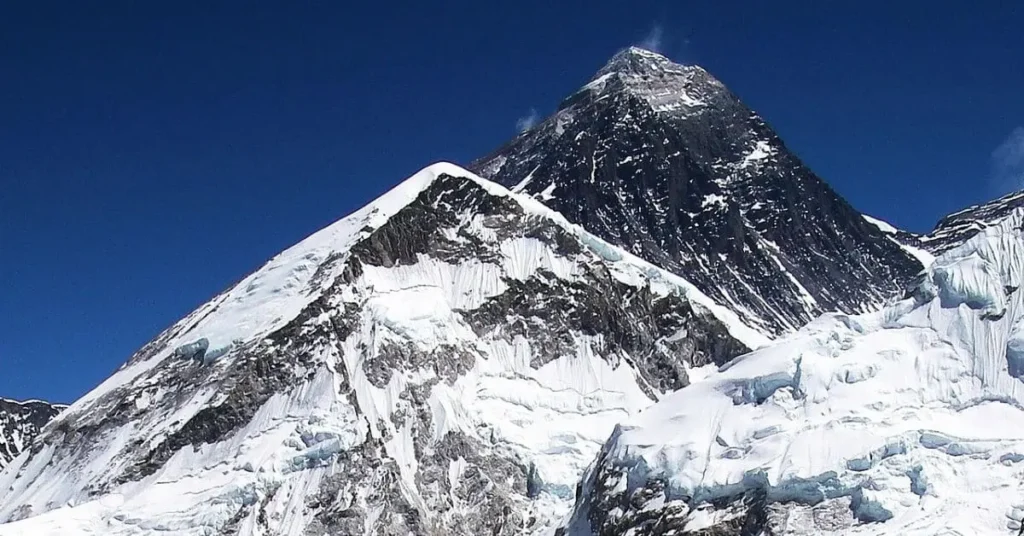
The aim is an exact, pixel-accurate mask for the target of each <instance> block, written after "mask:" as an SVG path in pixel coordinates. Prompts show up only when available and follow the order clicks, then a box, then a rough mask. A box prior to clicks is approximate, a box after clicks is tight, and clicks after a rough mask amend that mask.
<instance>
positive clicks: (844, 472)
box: [562, 210, 1024, 536]
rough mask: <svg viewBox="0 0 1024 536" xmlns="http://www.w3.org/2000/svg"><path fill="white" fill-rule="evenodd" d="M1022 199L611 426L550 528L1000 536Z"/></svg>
mask: <svg viewBox="0 0 1024 536" xmlns="http://www.w3.org/2000/svg"><path fill="white" fill-rule="evenodd" d="M1022 225H1024V210H1016V211H1014V212H1013V213H1011V214H1010V215H1009V216H1008V217H1006V218H1004V219H1002V220H1001V221H999V222H998V223H995V224H993V225H991V226H989V227H986V228H984V229H982V230H981V231H980V232H978V233H977V234H976V235H975V236H974V237H973V238H970V239H969V240H967V241H966V242H964V243H962V244H961V245H960V246H957V247H954V248H951V249H948V250H947V251H945V252H944V253H942V254H941V255H939V256H938V257H937V258H936V259H935V260H934V262H933V263H932V264H931V265H930V266H929V267H928V268H927V269H926V270H925V271H924V272H923V273H922V274H921V275H920V276H919V278H918V281H917V283H916V284H914V285H913V286H912V287H911V289H910V290H909V291H908V294H907V296H906V297H905V298H904V299H902V300H898V301H896V302H894V303H892V304H890V305H889V306H887V307H885V308H884V309H882V310H880V311H878V312H875V313H868V314H861V315H846V314H827V315H824V316H822V317H820V318H818V319H817V320H815V321H813V322H811V323H810V324H809V325H807V326H805V327H804V328H802V329H801V330H800V331H798V332H797V333H795V334H793V335H791V336H788V337H786V338H784V339H781V340H779V341H777V342H775V343H773V344H771V345H768V346H766V347H763V348H761V349H759V350H756V351H754V352H751V353H749V354H747V355H744V356H740V357H738V358H736V359H735V360H733V361H731V362H729V363H727V364H725V365H723V366H722V367H720V368H719V370H718V371H716V372H713V373H711V374H709V375H707V376H706V377H704V378H703V379H701V380H700V381H695V382H694V383H692V384H691V385H689V386H688V387H685V388H683V389H681V390H680V391H678V392H675V393H673V394H671V395H669V396H667V397H665V398H664V399H662V400H661V401H659V402H658V403H657V404H655V405H654V406H652V407H650V408H648V409H646V410H645V411H643V412H642V413H640V414H639V415H637V416H633V417H631V418H629V419H627V420H625V422H623V423H622V424H620V425H618V426H617V427H616V429H615V431H614V432H613V434H612V436H611V438H610V439H609V440H608V441H607V442H606V444H605V445H604V447H603V448H602V451H601V453H600V454H599V455H598V458H597V460H596V461H595V463H594V464H593V465H592V466H591V467H590V468H589V469H588V472H587V475H586V476H585V478H584V481H583V484H582V485H581V488H580V493H579V494H578V497H577V504H576V506H575V508H574V512H573V515H572V518H571V520H570V522H568V523H567V525H566V526H565V527H564V528H563V529H562V532H563V533H565V534H572V535H590V534H601V535H605V534H629V535H632V536H644V535H656V534H761V533H762V532H761V531H764V532H763V533H770V534H821V533H829V534H878V535H883V534H893V535H895V534H901V535H912V534H917V535H936V534H950V535H952V534H963V535H966V534H1007V533H1010V532H1011V531H1012V533H1017V531H1018V530H1020V527H1021V521H1022V517H1024V479H1022V478H1021V476H1022V472H1024V466H1022V465H1021V461H1022V460H1024V455H1022V453H1024V383H1022V379H1021V371H1022V366H1021V365H1022V362H1021V361H1022V357H1024V354H1022V348H1024V343H1022V336H1021V327H1022V324H1024V307H1022V305H1024V300H1022V293H1021V292H1020V291H1019V290H1018V289H1019V288H1020V285H1021V276H1022V270H1024V236H1022V230H1021V229H1022Z"/></svg>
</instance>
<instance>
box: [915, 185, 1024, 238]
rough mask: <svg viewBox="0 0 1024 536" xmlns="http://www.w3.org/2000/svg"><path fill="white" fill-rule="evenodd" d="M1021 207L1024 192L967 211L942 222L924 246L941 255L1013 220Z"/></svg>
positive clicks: (1023, 205) (952, 215)
mask: <svg viewBox="0 0 1024 536" xmlns="http://www.w3.org/2000/svg"><path fill="white" fill-rule="evenodd" d="M1021 207H1024V191H1020V192H1014V193H1011V194H1007V195H1005V196H1003V197H1000V198H999V199H995V200H993V201H989V202H987V203H982V204H980V205H974V206H971V207H967V208H965V209H963V210H960V211H957V212H954V213H952V214H950V215H948V216H946V217H944V218H942V219H941V220H939V223H938V224H936V225H935V229H933V230H932V232H931V233H928V235H926V236H923V237H921V239H920V240H921V245H922V246H923V247H925V248H927V249H928V250H929V251H933V252H936V253H942V252H944V251H947V250H949V249H952V248H954V247H956V246H958V245H960V244H962V243H963V242H965V241H966V240H968V239H970V238H971V237H973V236H974V235H976V234H978V233H980V232H981V231H983V230H985V229H987V228H988V227H991V226H992V225H995V224H997V223H998V222H1000V221H1002V220H1004V219H1006V218H1008V217H1010V216H1011V215H1012V214H1013V213H1015V212H1016V210H1017V209H1018V208H1021Z"/></svg>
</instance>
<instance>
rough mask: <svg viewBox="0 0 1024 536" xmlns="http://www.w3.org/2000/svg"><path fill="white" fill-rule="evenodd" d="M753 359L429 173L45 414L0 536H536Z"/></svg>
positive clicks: (705, 302) (536, 219)
mask: <svg viewBox="0 0 1024 536" xmlns="http://www.w3.org/2000/svg"><path fill="white" fill-rule="evenodd" d="M765 342H767V338H766V337H765V336H764V335H763V334H761V333H759V332H757V331H755V330H753V329H750V328H748V327H746V326H745V325H743V324H742V323H741V322H740V321H739V320H738V318H737V317H736V315H735V314H733V313H731V312H730V311H729V310H727V309H725V308H722V307H719V306H717V305H716V304H715V303H714V302H713V301H712V300H710V299H709V298H708V297H707V296H705V295H703V294H702V293H700V292H699V291H698V290H697V289H696V288H694V287H693V286H692V285H690V284H689V283H687V282H686V281H684V280H682V279H680V278H679V277H678V276H675V275H672V274H670V273H668V272H665V271H663V270H660V269H658V268H656V267H654V266H652V265H650V264H648V263H646V262H644V261H642V260H640V259H638V258H636V257H634V256H632V255H630V254H629V253H626V252H623V251H621V250H619V249H617V248H615V247H613V246H610V245H608V244H607V243H606V242H604V241H602V240H601V239H598V238H596V237H594V236H592V235H590V234H588V233H586V232H584V231H582V230H581V229H580V228H579V227H577V226H574V225H572V224H570V223H568V222H567V221H566V220H565V219H564V218H562V217H561V216H559V215H558V214H556V213H554V212H552V211H550V210H549V209H547V208H545V207H544V206H542V205H541V204H539V203H538V202H536V201H534V200H532V199H531V198H529V197H526V196H519V195H515V194H511V193H510V192H508V191H507V190H505V189H504V188H502V187H500V186H498V185H495V184H493V183H490V182H488V181H486V180H483V179H480V178H479V177H476V176H475V175H472V174H471V173H469V172H467V171H465V170H462V169H460V168H457V167H455V166H453V165H449V164H437V165H434V166H431V167H429V168H427V169H425V170H423V171H422V172H420V173H418V174H416V175H415V176H413V177H412V178H410V179H409V180H407V181H405V182H404V183H402V184H401V185H400V186H398V187H396V188H395V189H394V190H392V191H391V192H389V193H387V194H385V195H384V196H382V197H381V198H380V199H378V200H376V201H374V202H373V203H371V204H370V205H368V206H367V207H366V208H364V209H362V210H360V211H358V212H356V213H355V214H353V215H351V216H349V217H347V218H344V219H342V220H340V221H339V222H337V223H335V224H333V225H331V226H329V227H327V228H325V229H324V230H322V231H320V232H318V233H316V234H314V235H312V236H310V237H309V238H307V239H306V240H304V241H302V242H300V243H299V244H297V245H296V246H294V247H292V248H290V249H288V250H286V251H285V252H283V253H281V254H280V255H278V256H276V257H274V258H273V259H271V260H270V261H269V262H268V263H267V264H266V265H265V266H264V267H262V268H261V269H259V270H257V271H256V272H255V273H253V274H252V275H250V276H249V277H247V278H245V279H244V280H242V281H241V282H240V283H238V284H237V285H236V286H234V287H233V288H231V289H230V290H228V291H226V292H225V293H223V294H221V295H219V296H217V297H215V298H214V299H213V300H211V301H210V302H209V303H207V304H205V305H203V306H202V307H200V308H199V309H197V310H196V311H195V312H193V313H192V314H190V315H188V316H187V317H186V318H184V319H182V320H181V321H179V322H178V323H177V324H175V325H174V326H172V327H171V328H169V329H168V330H167V331H166V332H164V333H163V334H161V335H160V336H159V337H157V339H155V340H154V341H153V342H151V343H149V344H148V345H146V346H145V347H143V348H142V349H141V350H139V352H137V353H136V354H135V355H134V356H133V357H132V358H131V359H130V360H129V362H128V363H126V364H125V366H123V367H122V368H121V369H120V370H118V371H117V372H116V373H115V374H114V375H113V376H112V377H111V378H110V379H108V380H107V381H105V382H104V383H103V384H101V385H100V386H99V387H97V388H96V389H95V390H94V391H92V392H91V393H89V394H87V395H86V396H85V397H83V398H82V399H80V400H79V401H77V402H75V403H74V404H73V405H72V406H71V407H70V408H69V409H68V410H66V411H65V412H64V413H62V414H61V415H60V416H59V417H58V419H57V420H56V421H55V422H54V423H53V424H52V425H51V426H49V427H47V428H46V430H45V431H44V433H43V434H42V435H41V436H40V437H39V438H38V439H37V440H36V441H35V442H34V443H33V445H32V446H31V448H30V449H29V451H27V452H25V453H23V454H22V455H20V456H19V457H18V458H17V459H15V460H14V462H13V463H12V464H11V465H10V466H9V467H7V468H6V469H5V470H4V471H3V472H0V521H14V522H12V523H9V524H6V525H0V535H3V536H11V535H23V534H24V535H28V534H31V535H33V536H35V535H43V534H54V535H56V534H60V535H65V534H110V535H142V534H161V535H166V534H182V535H186V534H188V535H207V534H218V535H220V534H240V535H270V534H274V535H299V534H318V535H319V534H402V535H404V534H407V533H413V534H481V533H487V534H508V535H512V534H532V533H536V534H540V533H550V532H551V530H552V529H553V527H554V526H555V525H556V524H557V523H558V522H559V520H560V518H561V516H562V515H564V514H566V513H567V512H568V510H569V508H570V507H571V504H572V499H573V490H574V488H575V485H576V483H577V482H578V479H579V477H580V475H581V474H582V472H583V471H584V469H585V467H586V465H587V464H588V463H589V462H590V461H591V460H592V459H593V457H594V456H595V455H596V453H597V452H598V449H599V448H600V445H601V444H602V442H603V441H604V439H605V438H606V437H607V435H608V434H609V433H610V431H611V430H612V428H613V426H614V424H615V423H616V422H618V421H620V420H621V419H623V418H625V417H627V416H629V415H632V414H635V413H636V412H637V411H639V410H640V409H642V408H644V407H647V406H648V405H650V404H651V403H652V402H654V401H656V400H658V399H660V398H661V397H662V396H664V394H665V393H667V392H670V391H672V390H675V389H678V388H679V387H682V386H684V385H686V384H687V383H688V382H689V373H690V372H691V371H694V370H698V369H696V368H694V367H699V366H704V365H708V364H712V365H713V364H721V363H724V362H726V361H728V360H729V359H730V358H732V357H734V356H735V355H738V354H740V353H743V352H745V351H747V350H748V349H750V348H755V347H758V346H761V345H763V344H764V343H765ZM17 520H20V521H17Z"/></svg>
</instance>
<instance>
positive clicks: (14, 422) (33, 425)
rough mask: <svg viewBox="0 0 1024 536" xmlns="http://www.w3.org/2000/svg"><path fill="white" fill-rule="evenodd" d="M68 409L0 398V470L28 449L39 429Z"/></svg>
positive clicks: (41, 402) (44, 403) (45, 403)
mask: <svg viewBox="0 0 1024 536" xmlns="http://www.w3.org/2000/svg"><path fill="white" fill-rule="evenodd" d="M66 407H67V406H64V405H61V404H50V403H48V402H43V401H41V400H30V401H25V402H19V401H17V400H8V399H6V398H0V469H3V468H4V467H5V466H6V465H7V464H8V463H10V461H11V460H13V459H14V458H15V457H16V456H17V455H18V454H21V452H22V451H24V450H26V449H28V448H29V446H30V445H31V444H32V442H33V440H35V438H36V436H37V435H39V432H40V430H42V429H43V427H44V426H46V424H47V423H49V422H50V421H51V420H53V418H54V417H56V416H57V414H58V413H60V412H61V410H63V409H64V408H66Z"/></svg>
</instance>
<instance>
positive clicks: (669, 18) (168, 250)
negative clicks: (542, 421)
mask: <svg viewBox="0 0 1024 536" xmlns="http://www.w3.org/2000/svg"><path fill="white" fill-rule="evenodd" d="M215 3H216V4H217V5H218V6H219V7H216V8H213V7H208V6H205V5H203V4H205V2H184V3H182V2H177V3H167V2H163V3H152V2H121V3H116V2H72V1H70V0H69V1H66V2H20V3H17V4H24V5H25V6H27V5H31V7H24V6H18V5H17V4H16V3H11V4H9V5H6V6H5V7H4V9H3V12H2V13H0V282H2V284H3V287H2V288H0V396H4V395H6V396H9V397H16V398H27V397H38V398H47V399H52V400H58V401H71V400H73V399H75V398H76V397H78V396H80V395H81V394H83V393H84V392H85V391H87V390H88V389H90V388H91V387H93V386H94V385H96V384H97V383H99V382H100V381H101V380H102V379H103V378H105V377H106V376H107V375H109V373H110V372H111V371H112V370H114V369H115V368H116V367H117V366H119V365H120V363H122V362H123V361H124V360H125V359H126V358H127V357H128V356H129V355H130V354H131V353H132V352H133V351H134V350H135V349H136V348H138V347H139V346H141V345H142V344H143V343H145V342H146V341H147V340H149V339H150V338H152V337H153V336H154V335H156V334H157V333H158V332H159V331H160V330H161V329H163V328H164V327H166V326H167V325H169V324H170V323H172V322H173V321H175V320H176V319H178V318H179V317H181V316H183V315H185V314H186V313H188V312H189V311H190V310H192V309H193V308H194V307H196V306H197V305H199V304H200V303H202V302H204V301H206V300H207V299H208V298H210V297H211V296H212V295H213V294H215V293H217V292H218V291H220V290H222V289H223V288H225V287H226V286H228V285H229V284H231V283H232V282H233V281H236V280H237V279H239V278H240V277H242V276H243V275H244V274H246V273H248V272H249V271H251V270H253V269H255V268H256V267H258V266H259V265H260V264H261V263H262V262H264V261H265V260H266V259H268V258H269V257H271V256H273V255H274V254H275V253H276V252H278V251H280V250H281V249H283V248H285V247H286V246H288V245H290V244H292V243H294V242H296V241H297V240H299V239H301V238H302V237H304V236H305V235H307V234H309V233H311V232H313V231H315V230H316V229H318V228H320V227H322V226H324V225H325V224H327V223H329V222H331V221H333V220H334V219H337V218H338V217H340V216H342V215H344V214H346V213H348V212H350V211H351V210H353V209H355V208H357V207H358V206H360V205H362V204H364V203H365V202H366V201H368V200H370V199H372V198H373V197H375V196H376V195H377V194H378V193H380V192H382V191H383V190H385V189H387V188H388V187H389V186H391V185H392V184H394V183H396V182H398V181H400V180H401V179H403V178H404V177H406V176H408V175H410V174H411V173H413V172H415V171H416V170H417V169H419V168H420V167H422V166H424V165H426V164H429V163H431V162H434V161H438V160H452V161H455V162H460V163H465V162H468V161H469V160H471V159H472V158H473V157H475V156H480V155H482V154H484V153H486V152H488V151H490V150H491V149H493V148H495V147H496V146H498V145H500V144H501V143H502V142H503V141H504V140H506V139H507V138H508V137H510V136H511V135H513V134H514V133H515V124H516V121H517V119H519V118H521V117H523V116H525V115H527V114H528V113H529V111H530V109H531V108H533V109H536V110H537V111H538V112H540V113H541V114H542V115H543V114H546V113H548V112H550V111H552V110H553V109H554V108H555V106H556V105H557V104H558V102H559V100H560V99H561V98H562V97H564V96H565V95H566V94H567V93H569V92H570V91H572V90H573V89H575V88H576V87H578V86H580V85H582V84H583V83H585V82H586V80H587V79H588V78H589V77H590V76H591V75H592V74H593V72H594V71H596V70H597V69H598V68H599V67H600V66H601V65H602V64H603V63H604V61H605V60H606V59H607V58H608V57H609V56H611V55H612V54H613V53H614V52H615V51H616V50H617V49H619V48H621V47H623V46H625V45H628V44H631V43H640V42H642V41H644V40H645V38H647V37H648V36H649V34H650V33H651V32H652V31H653V30H654V29H656V28H657V29H660V32H661V48H662V51H663V52H664V53H666V54H667V55H668V56H670V57H672V58H674V59H676V60H677V61H683V62H692V63H699V64H701V65H703V66H704V67H705V68H707V69H708V70H710V71H711V72H712V73H713V74H715V75H716V76H717V77H718V78H720V79H721V80H722V81H723V82H725V83H726V84H727V85H728V86H729V87H730V88H731V89H732V90H733V91H734V92H736V93H737V94H738V95H740V96H741V97H742V98H743V99H744V100H745V101H746V102H747V103H748V104H749V105H750V106H751V107H753V108H754V109H756V110H758V111H759V112H760V113H761V114H762V115H763V116H764V117H766V118H767V119H768V121H769V122H771V123H772V124H773V125H774V126H775V127H776V129H777V130H778V131H779V132H780V134H781V135H782V137H783V138H784V139H785V140H786V141H787V143H788V145H790V146H791V147H792V148H793V149H794V150H795V151H796V152H797V153H798V154H799V155H800V156H801V157H803V158H804V159H805V160H806V161H807V162H808V163H809V164H810V165H811V167H812V168H813V169H815V170H816V171H818V173H819V174H820V175H822V176H823V177H824V178H826V179H827V180H829V181H830V182H831V183H832V184H833V185H834V186H835V187H836V189H837V190H839V192H840V193H842V194H843V195H845V196H846V197H847V198H848V199H850V200H851V201H852V202H853V204H854V205H855V206H857V207H859V208H861V209H862V210H864V211H865V212H868V213H870V214H873V215H876V216H880V217H883V218H885V219H888V220H889V221H891V222H893V223H894V224H897V225H899V226H903V227H905V228H908V229H911V230H915V231H924V230H927V229H929V228H930V227H931V226H932V224H933V223H934V222H935V220H936V219H937V218H938V217H939V216H940V215H941V214H943V213H945V212H949V211H951V210H953V209H957V208H959V207H961V206H963V205H966V204H969V203H972V202H976V201H980V200H983V199H986V198H989V197H991V196H993V195H994V194H996V193H998V192H997V190H999V189H1005V188H1006V187H1007V184H1009V183H1008V182H1006V180H1004V181H1003V182H1002V183H998V184H997V183H996V182H994V180H993V178H992V174H993V170H992V165H993V163H992V162H991V156H992V153H993V151H994V150H995V149H996V147H997V146H999V145H1000V144H1001V143H1002V142H1003V141H1004V140H1005V139H1006V138H1007V137H1008V136H1010V134H1011V132H1013V131H1014V129H1015V128H1016V127H1018V126H1019V125H1022V124H1024V98H1022V95H1024V68H1022V67H1021V65H1022V62H1024V38H1022V32H1021V30H1020V28H1021V27H1022V26H1024V19H1022V9H1021V7H1019V6H1020V2H991V3H985V2H974V3H970V4H971V5H970V6H968V3H963V4H962V5H963V6H964V7H963V8H960V9H956V10H950V9H944V8H943V7H942V6H944V5H946V4H943V3H935V2H843V3H842V4H844V5H845V6H846V7H837V5H838V4H840V3H837V2H817V1H806V2H790V3H788V4H789V5H788V6H781V5H778V4H776V3H768V2H760V1H750V2H722V1H707V2H684V1H679V2H676V1H673V2H661V3H643V2H621V1H618V2H608V1H606V2H594V3H584V2H572V3H570V2H544V3H535V4H534V3H530V2H515V3H511V4H512V6H514V7H507V8H499V7H495V6H493V5H491V4H492V3H491V2H474V3H471V4H464V5H456V4H455V3H453V2H446V3H445V4H446V7H437V6H428V5H424V4H419V3H416V4H413V3H411V2H410V3H408V5H396V4H394V3H391V2H375V3H370V4H373V6H370V7H367V6H363V7H359V8H354V7H352V6H351V5H349V4H353V3H352V2H298V3H290V2H287V3H286V2H280V3H277V7H276V8H271V7H268V6H270V5H271V4H272V2H254V3H243V2H237V3H220V2H215ZM82 4H89V5H92V6H96V7H92V8H90V7H83V5H82ZM157 4H161V5H163V6H164V7H155V6H156V5H157ZM250 4H256V7H254V6H253V5H250ZM296 4H302V5H303V6H304V7H301V8H300V7H296ZM546 4H558V5H554V6H553V5H546ZM769 4H771V5H769ZM825 4H828V6H827V7H826V6H825ZM100 6H102V9H101V8H100ZM25 9H28V10H30V11H24V10H25ZM1022 138H1024V136H1022ZM1015 151H1016V149H1014V148H1012V147H1011V148H1010V150H1009V152H1008V153H1007V152H1005V151H1004V152H1003V153H1000V154H1003V155H1005V154H1010V155H1015V154H1024V152H1022V153H1017V152H1015ZM1011 164H1012V163H1011ZM1011 171H1012V170H1011ZM1007 173H1009V172H1007Z"/></svg>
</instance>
